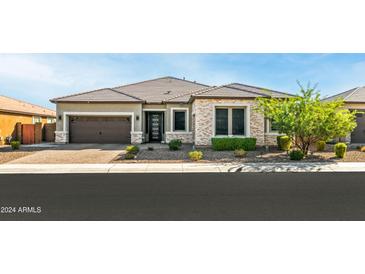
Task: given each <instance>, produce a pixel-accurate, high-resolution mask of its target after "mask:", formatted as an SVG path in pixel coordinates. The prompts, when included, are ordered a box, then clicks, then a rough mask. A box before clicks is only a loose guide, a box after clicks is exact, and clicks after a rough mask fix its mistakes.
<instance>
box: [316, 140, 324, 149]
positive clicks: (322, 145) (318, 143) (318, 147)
mask: <svg viewBox="0 0 365 274" xmlns="http://www.w3.org/2000/svg"><path fill="white" fill-rule="evenodd" d="M316 148H317V151H323V150H325V149H326V142H325V141H318V142H317V143H316Z"/></svg>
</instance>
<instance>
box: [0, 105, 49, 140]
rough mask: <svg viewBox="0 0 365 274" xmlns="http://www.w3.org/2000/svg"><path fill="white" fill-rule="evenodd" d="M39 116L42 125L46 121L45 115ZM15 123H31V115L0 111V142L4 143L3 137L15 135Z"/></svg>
mask: <svg viewBox="0 0 365 274" xmlns="http://www.w3.org/2000/svg"><path fill="white" fill-rule="evenodd" d="M35 116H36V115H35ZM41 118H42V125H44V124H45V123H47V117H41ZM16 123H22V124H33V116H32V115H26V114H17V113H7V112H0V144H4V143H5V139H6V137H8V136H13V137H15V135H14V134H15V125H16Z"/></svg>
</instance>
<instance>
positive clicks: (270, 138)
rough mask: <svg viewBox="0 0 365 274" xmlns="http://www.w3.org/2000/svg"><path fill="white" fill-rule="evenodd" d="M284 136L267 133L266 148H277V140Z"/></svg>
mask: <svg viewBox="0 0 365 274" xmlns="http://www.w3.org/2000/svg"><path fill="white" fill-rule="evenodd" d="M279 135H282V134H275V133H274V134H273V133H265V145H266V146H277V145H278V144H277V141H276V138H277V137H278V136H279Z"/></svg>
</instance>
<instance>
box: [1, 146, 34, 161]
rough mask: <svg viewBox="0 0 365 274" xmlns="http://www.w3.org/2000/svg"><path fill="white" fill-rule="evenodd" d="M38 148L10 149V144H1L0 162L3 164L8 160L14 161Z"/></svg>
mask: <svg viewBox="0 0 365 274" xmlns="http://www.w3.org/2000/svg"><path fill="white" fill-rule="evenodd" d="M36 151H39V149H35V148H33V149H31V148H21V149H20V150H12V149H11V147H10V146H1V147H0V164H4V163H7V162H10V161H14V160H16V159H20V158H23V157H25V156H29V155H31V154H33V153H35V152H36Z"/></svg>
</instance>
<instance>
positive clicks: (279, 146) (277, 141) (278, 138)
mask: <svg viewBox="0 0 365 274" xmlns="http://www.w3.org/2000/svg"><path fill="white" fill-rule="evenodd" d="M281 137H282V136H280V135H279V136H276V144H277V145H278V150H281V142H280V139H281Z"/></svg>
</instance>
